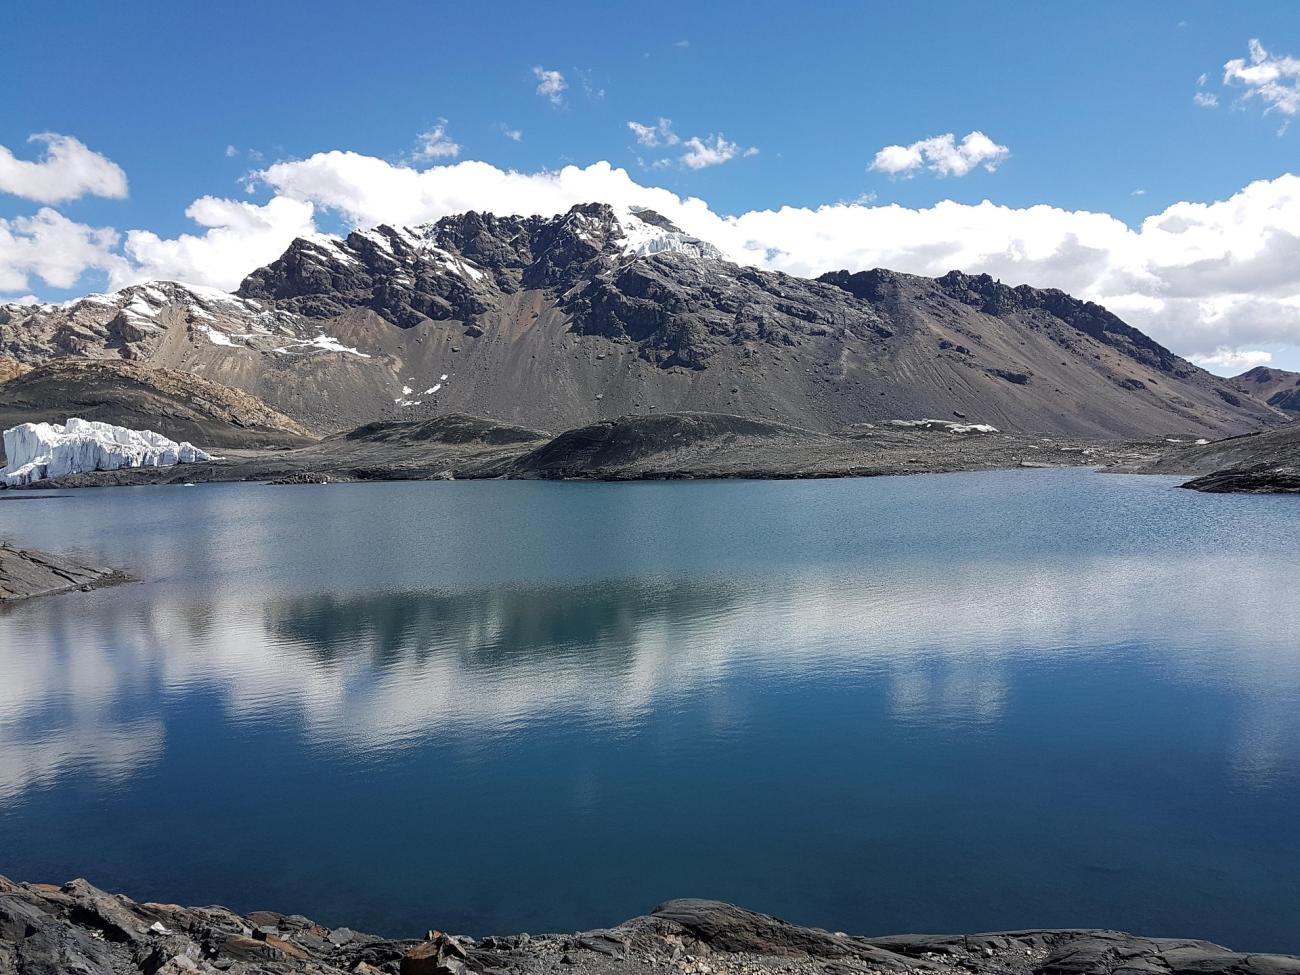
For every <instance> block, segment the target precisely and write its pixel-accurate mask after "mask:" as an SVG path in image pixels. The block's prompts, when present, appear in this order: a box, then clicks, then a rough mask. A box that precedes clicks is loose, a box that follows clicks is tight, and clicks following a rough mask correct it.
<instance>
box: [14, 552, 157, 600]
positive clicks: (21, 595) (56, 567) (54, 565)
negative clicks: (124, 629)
mask: <svg viewBox="0 0 1300 975" xmlns="http://www.w3.org/2000/svg"><path fill="white" fill-rule="evenodd" d="M131 581H133V579H132V577H131V576H130V575H128V574H127V573H125V572H123V571H121V570H120V569H111V568H106V567H104V566H93V565H83V564H82V563H80V562H76V561H74V560H72V559H69V558H65V557H63V556H61V555H51V554H50V553H48V552H38V551H36V550H35V549H22V548H14V547H12V546H10V545H5V544H2V543H0V607H3V606H6V605H8V604H10V603H15V602H18V601H19V600H22V599H31V598H32V597H34V596H51V595H54V594H55V593H60V592H71V591H73V590H81V591H83V592H84V591H86V590H89V589H98V588H99V587H101V586H111V585H116V584H118V583H122V582H131Z"/></svg>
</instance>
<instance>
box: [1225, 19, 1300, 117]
mask: <svg viewBox="0 0 1300 975" xmlns="http://www.w3.org/2000/svg"><path fill="white" fill-rule="evenodd" d="M1249 49H1250V56H1249V57H1247V58H1233V59H1232V60H1231V61H1229V62H1227V63H1226V64H1225V65H1224V66H1223V83H1224V84H1225V85H1241V86H1243V87H1244V88H1245V89H1246V91H1245V93H1244V94H1243V95H1242V98H1243V99H1246V98H1258V99H1259V100H1260V101H1262V102H1263V103H1264V105H1265V109H1264V111H1266V112H1271V111H1274V110H1276V111H1279V112H1281V113H1282V114H1283V115H1295V114H1296V113H1297V112H1300V58H1293V57H1289V56H1286V55H1283V56H1280V57H1279V56H1276V55H1273V54H1270V53H1269V52H1268V51H1266V50H1265V49H1264V45H1262V44H1261V43H1260V42H1259V41H1258V40H1256V39H1254V38H1252V39H1251V41H1250V44H1249Z"/></svg>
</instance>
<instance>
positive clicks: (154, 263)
mask: <svg viewBox="0 0 1300 975" xmlns="http://www.w3.org/2000/svg"><path fill="white" fill-rule="evenodd" d="M313 212H314V209H313V207H312V205H311V204H310V203H306V202H304V201H301V200H293V199H289V198H288V197H283V196H277V197H274V198H273V199H272V200H271V201H270V202H269V203H267V204H265V205H264V206H259V205H257V204H255V203H247V202H244V201H240V200H225V199H219V198H217V197H212V196H205V197H201V198H200V199H198V200H195V201H194V202H193V203H192V204H190V206H189V208H188V209H187V210H186V211H185V215H186V216H187V217H189V218H190V219H191V220H193V221H194V222H195V223H197V224H198V225H199V226H200V227H203V228H205V229H204V232H203V233H201V234H181V235H180V236H179V237H173V238H162V237H159V236H158V235H157V234H155V233H153V232H152V231H149V230H131V231H129V232H128V233H127V235H126V242H125V245H124V247H123V250H124V252H125V256H126V258H127V259H126V260H125V261H120V262H118V263H116V264H114V265H112V266H111V267H110V268H108V270H109V282H110V284H111V286H112V287H114V288H120V287H124V286H125V285H128V284H135V283H137V282H139V281H147V280H151V279H157V278H161V279H164V280H174V281H184V282H186V283H188V284H206V285H210V286H212V287H216V288H225V289H227V290H229V289H233V288H235V287H237V286H238V285H239V282H240V281H242V280H243V278H244V276H245V275H246V274H248V272H249V271H251V270H253V268H256V267H260V266H261V265H263V264H267V263H270V262H271V261H273V260H275V259H276V258H277V257H279V256H280V254H281V253H283V251H284V248H285V246H286V245H287V244H288V243H289V242H290V241H292V240H293V239H294V238H295V237H301V236H305V235H307V234H311V233H313V232H314V231H315V230H316V225H315V222H314V221H313V219H312V215H313Z"/></svg>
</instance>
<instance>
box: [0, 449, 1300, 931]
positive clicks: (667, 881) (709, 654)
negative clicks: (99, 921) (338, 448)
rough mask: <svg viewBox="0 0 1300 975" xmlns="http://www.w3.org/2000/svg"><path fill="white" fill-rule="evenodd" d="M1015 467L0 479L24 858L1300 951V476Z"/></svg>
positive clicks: (1, 718) (362, 896) (46, 866)
mask: <svg viewBox="0 0 1300 975" xmlns="http://www.w3.org/2000/svg"><path fill="white" fill-rule="evenodd" d="M1176 483H1177V481H1176V480H1174V479H1169V478H1142V477H1121V476H1110V475H1099V474H1093V473H1089V472H1083V471H1023V472H1010V473H992V474H988V473H985V474H956V475H944V476H924V477H910V478H877V479H866V480H835V481H820V482H816V481H805V482H785V483H783V482H716V483H708V482H684V483H659V484H656V483H638V484H567V483H528V482H481V483H472V482H468V483H444V482H437V483H393V484H358V485H331V486H328V487H316V486H301V487H269V486H264V485H205V486H199V487H194V488H179V487H169V488H112V489H99V490H87V491H81V492H70V493H68V494H67V495H65V496H64V497H60V498H51V499H48V500H41V501H30V502H29V501H15V502H8V501H6V502H4V503H0V537H2V538H7V539H9V540H11V541H16V542H19V543H21V544H25V545H30V546H35V547H39V548H45V549H48V550H51V551H56V552H63V553H75V554H80V555H82V556H84V557H86V558H87V559H89V560H92V561H96V562H100V563H105V562H107V563H111V564H115V565H119V566H123V567H125V568H127V569H129V570H131V571H132V572H134V573H135V574H136V575H138V576H140V577H141V578H142V579H143V580H144V581H143V582H141V583H138V584H132V585H127V586H120V587H116V588H111V589H104V590H100V591H97V592H93V593H88V594H82V593H74V594H70V595H66V596H57V597H51V598H47V599H42V600H35V601H32V602H29V603H26V604H23V605H20V606H19V607H17V608H14V609H11V610H10V611H8V612H7V613H4V614H3V615H0V873H3V874H6V875H8V876H10V877H13V878H16V879H30V880H53V881H62V880H66V879H69V878H72V877H74V876H85V877H87V878H88V879H90V880H91V881H92V882H94V883H96V884H98V885H100V886H103V887H107V888H110V889H116V890H121V891H124V892H126V893H129V894H131V895H132V896H134V897H136V898H137V899H158V900H167V901H173V902H180V903H186V904H206V903H223V904H225V905H227V906H229V907H232V908H235V909H237V910H251V909H256V908H272V909H277V910H282V911H285V912H298V913H302V914H306V915H308V916H311V917H313V918H316V919H317V920H320V921H322V922H324V923H328V924H345V923H346V924H349V925H350V926H352V927H354V928H358V929H362V930H371V931H375V932H377V933H381V934H391V935H408V936H409V935H415V934H419V933H422V932H423V931H424V930H425V929H426V928H429V927H437V928H442V929H451V930H457V931H464V932H467V933H472V934H486V933H490V932H493V931H497V932H505V931H524V930H527V931H533V932H537V931H541V930H573V929H576V928H579V927H581V928H589V927H593V926H597V925H603V924H609V923H613V922H616V921H618V920H620V919H622V918H624V917H627V916H630V915H633V914H638V913H642V912H644V911H646V910H648V909H650V908H651V907H653V906H654V905H655V904H656V903H658V902H660V901H662V900H666V899H668V898H671V897H681V896H702V897H717V898H722V899H726V900H731V901H736V902H738V903H742V904H744V905H746V906H748V907H752V908H755V909H759V910H764V911H769V912H772V913H776V914H779V915H782V916H784V917H787V918H789V919H791V920H796V921H801V922H806V923H812V924H816V925H819V926H824V927H829V928H832V929H836V930H846V931H851V932H855V933H861V934H882V933H889V932H894V931H972V930H988V929H995V928H1010V927H1046V926H1105V927H1116V928H1124V929H1129V930H1137V931H1140V932H1144V933H1149V934H1166V935H1195V936H1199V937H1206V938H1211V939H1214V940H1217V941H1220V942H1223V943H1226V944H1229V945H1231V946H1234V947H1239V948H1246V949H1251V950H1287V951H1292V952H1297V951H1300V881H1298V880H1297V878H1300V598H1297V595H1296V583H1297V580H1300V502H1297V500H1296V499H1294V498H1276V497H1275V498H1268V497H1232V496H1211V495H1201V494H1196V493H1193V492H1188V491H1182V490H1178V489H1176V488H1175V487H1174V485H1175V484H1176Z"/></svg>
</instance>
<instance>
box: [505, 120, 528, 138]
mask: <svg viewBox="0 0 1300 975" xmlns="http://www.w3.org/2000/svg"><path fill="white" fill-rule="evenodd" d="M501 134H502V135H504V136H505V137H506V138H507V139H509V140H510V141H511V142H523V141H524V130H523V129H512V128H510V127H509V126H508V125H506V124H505V123H504V122H503V123H502V124H501Z"/></svg>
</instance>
